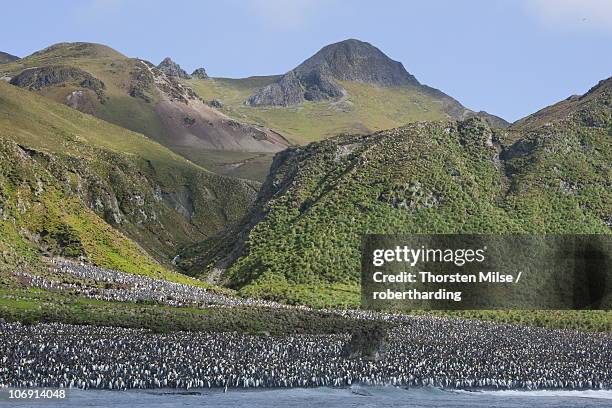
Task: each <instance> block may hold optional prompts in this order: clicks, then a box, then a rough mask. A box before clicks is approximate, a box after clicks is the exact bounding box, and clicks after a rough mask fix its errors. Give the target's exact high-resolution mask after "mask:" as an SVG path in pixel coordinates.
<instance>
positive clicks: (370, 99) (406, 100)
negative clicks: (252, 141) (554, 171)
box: [184, 39, 508, 144]
mask: <svg viewBox="0 0 612 408" xmlns="http://www.w3.org/2000/svg"><path fill="white" fill-rule="evenodd" d="M184 83H186V84H189V86H190V87H192V88H193V89H194V91H195V92H196V93H197V94H198V95H199V96H201V97H202V98H203V99H205V100H209V101H210V100H217V101H219V102H221V103H222V106H223V107H222V108H220V110H221V111H223V112H224V113H226V114H227V115H228V116H231V117H235V118H240V119H242V120H245V121H248V122H250V123H255V124H258V125H260V126H266V127H269V128H272V129H275V130H277V131H279V132H280V133H282V134H283V135H284V136H285V137H287V138H288V139H289V140H290V141H291V142H293V143H295V144H306V143H308V142H312V141H317V140H321V139H325V138H328V137H332V136H336V135H338V134H342V133H350V134H357V133H358V134H368V133H372V132H376V131H379V130H384V129H390V128H395V127H398V126H403V125H405V124H407V123H411V122H416V121H421V120H442V119H460V120H463V119H467V118H469V117H473V116H479V117H482V118H483V119H485V120H487V121H488V122H489V123H491V124H492V125H494V126H496V127H505V126H508V123H507V122H506V121H504V120H503V119H501V118H499V117H496V116H494V115H490V114H488V113H486V112H473V111H471V110H469V109H467V108H465V107H464V106H463V105H461V104H460V103H459V102H458V101H457V100H455V99H453V98H452V97H450V96H448V95H446V94H445V93H443V92H441V91H439V90H437V89H435V88H431V87H429V86H426V85H422V84H420V83H419V82H418V81H417V79H416V78H415V77H414V76H413V75H411V74H410V73H409V72H408V71H406V69H405V68H404V67H403V65H402V64H401V63H400V62H397V61H394V60H392V59H390V58H389V57H387V56H386V55H385V54H384V53H383V52H382V51H380V50H379V49H378V48H376V47H374V46H373V45H371V44H369V43H366V42H362V41H359V40H354V39H350V40H346V41H342V42H339V43H336V44H331V45H328V46H326V47H324V48H322V49H321V50H320V51H319V52H317V53H316V54H315V55H313V56H312V57H310V58H308V59H307V60H305V61H304V62H303V63H302V64H300V65H299V66H297V67H296V68H294V69H292V70H291V71H289V72H287V73H286V74H284V75H280V76H278V75H277V76H264V77H250V78H243V79H228V78H212V79H207V80H206V81H204V80H199V79H196V78H194V79H191V80H184Z"/></svg>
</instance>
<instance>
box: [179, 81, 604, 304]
mask: <svg viewBox="0 0 612 408" xmlns="http://www.w3.org/2000/svg"><path fill="white" fill-rule="evenodd" d="M580 101H581V103H579V104H576V105H575V106H574V107H573V108H572V109H568V110H565V111H564V113H563V114H562V115H558V114H557V115H548V116H547V115H543V114H540V115H539V120H540V121H541V122H542V124H541V125H534V126H533V127H529V128H526V127H524V126H517V127H516V128H515V127H511V128H510V129H507V130H504V129H496V128H491V127H490V126H489V125H488V124H487V123H485V122H484V121H483V120H481V119H478V118H474V119H469V120H466V121H463V122H455V121H440V122H429V123H416V124H412V125H408V126H405V127H402V128H398V129H393V130H389V131H383V132H380V133H376V134H372V135H367V136H341V137H335V138H331V139H328V140H326V141H322V142H318V143H313V144H310V145H308V146H306V147H301V148H291V149H288V150H286V151H284V152H282V153H280V154H278V155H277V156H276V158H275V160H274V163H273V164H272V169H271V174H270V176H269V177H268V179H267V180H266V182H265V184H264V186H263V187H262V190H261V192H260V195H259V198H258V200H257V202H256V205H255V207H254V209H253V210H252V211H251V213H250V214H248V215H247V216H246V217H245V218H244V219H243V221H242V223H241V225H240V226H239V227H236V228H235V229H232V230H230V231H229V232H227V233H226V234H225V236H224V238H223V239H221V240H214V241H205V242H204V243H201V244H198V245H196V246H192V247H189V248H188V249H187V250H186V251H185V258H184V259H183V263H182V266H183V267H184V268H185V269H186V270H187V271H189V273H191V274H193V275H202V276H208V277H209V279H211V280H217V281H219V282H222V283H225V284H226V285H228V286H230V287H233V288H237V289H240V291H241V292H242V293H243V294H245V295H251V296H259V297H266V298H271V299H279V300H284V301H290V302H300V303H310V304H316V305H320V306H325V305H347V304H348V305H356V304H357V303H358V299H359V293H358V282H359V264H360V237H361V235H362V234H364V233H399V234H401V233H460V232H463V233H493V234H502V233H524V232H534V233H535V232H538V233H572V232H573V233H589V232H590V233H610V232H612V231H611V228H612V218H611V215H612V188H611V187H612V167H611V166H610V163H612V145H611V141H612V137H611V136H612V118H611V110H610V106H611V102H612V80H610V79H608V80H607V81H604V82H602V83H601V84H600V85H598V86H597V87H595V88H593V89H592V90H591V91H590V92H589V93H588V94H586V95H585V96H583V97H581V100H580ZM554 112H557V113H558V110H554ZM529 121H530V120H529V119H527V120H526V121H524V122H522V123H525V122H529ZM213 267H216V268H217V269H216V271H219V270H222V271H224V272H223V273H222V275H221V276H220V277H217V275H216V274H212V275H211V274H210V271H211V270H212V269H211V268H213ZM217 273H218V272H217Z"/></svg>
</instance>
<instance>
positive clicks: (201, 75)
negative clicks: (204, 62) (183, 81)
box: [191, 67, 208, 79]
mask: <svg viewBox="0 0 612 408" xmlns="http://www.w3.org/2000/svg"><path fill="white" fill-rule="evenodd" d="M191 76H192V77H193V78H198V79H208V74H207V73H206V70H205V69H204V68H201V67H200V68H198V69H196V70H195V71H193V72H192V73H191Z"/></svg>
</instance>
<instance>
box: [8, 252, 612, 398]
mask: <svg viewBox="0 0 612 408" xmlns="http://www.w3.org/2000/svg"><path fill="white" fill-rule="evenodd" d="M51 272H52V273H53V274H54V275H63V276H68V275H71V276H73V277H76V278H78V279H79V281H78V282H76V283H69V281H66V280H63V281H58V280H51V279H47V278H45V277H41V276H34V275H29V274H26V273H18V274H17V275H18V276H21V277H22V278H25V280H26V281H28V282H29V284H30V285H32V286H37V287H41V288H44V289H48V290H60V291H62V290H70V291H76V292H79V293H80V294H82V295H84V296H87V297H91V298H96V299H102V300H114V301H125V302H135V301H138V300H142V299H146V300H153V301H156V302H158V303H162V304H168V305H172V306H184V305H193V304H197V305H200V306H201V307H210V306H217V307H234V306H253V307H260V306H265V307H283V308H294V307H295V306H285V305H280V304H278V303H274V302H267V301H260V300H251V299H240V298H233V297H230V296H224V295H221V294H216V293H212V292H210V291H207V290H206V289H203V288H198V287H193V286H189V285H183V284H178V283H172V282H167V281H164V280H158V279H153V278H149V277H145V276H137V275H130V274H126V273H122V272H117V271H113V270H108V269H103V268H98V267H95V266H90V265H86V264H81V263H76V262H70V261H63V260H55V261H54V263H53V265H52V267H51ZM92 281H93V282H102V283H105V284H108V285H104V287H101V286H100V285H96V284H95V283H94V284H92V283H91V282H92ZM304 309H305V308H304ZM326 312H327V313H334V314H336V315H341V316H343V317H345V318H347V319H359V320H377V321H386V322H390V323H392V327H393V328H392V329H391V331H390V333H389V340H388V343H387V344H386V347H385V348H386V350H385V351H384V353H383V357H382V358H381V359H379V360H377V361H369V360H366V359H349V358H346V357H344V355H345V353H343V349H344V347H345V345H346V344H347V343H348V342H349V340H350V339H349V336H348V335H317V336H315V335H294V336H282V337H271V336H255V335H247V334H238V333H193V332H175V333H171V334H158V333H153V332H151V331H148V330H138V329H124V328H118V327H95V326H73V325H66V324H57V323H56V324H36V325H22V324H20V323H7V322H3V321H1V320H0V387H78V388H83V389H88V388H96V389H129V388H143V389H148V388H187V389H189V388H212V387H220V388H225V389H227V388H236V387H241V388H242V387H245V388H251V387H256V388H257V387H317V386H332V387H342V386H348V385H351V384H353V383H361V384H366V385H395V386H438V387H448V388H461V389H469V388H499V389H559V388H564V389H608V388H611V387H612V333H581V332H575V331H569V330H553V329H544V328H535V327H523V326H514V325H505V324H496V323H491V322H483V321H477V320H465V319H457V318H454V319H451V318H439V317H424V316H419V317H416V316H405V315H392V314H381V313H376V312H369V311H358V310H345V311H341V310H328V311H326Z"/></svg>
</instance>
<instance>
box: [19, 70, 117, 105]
mask: <svg viewBox="0 0 612 408" xmlns="http://www.w3.org/2000/svg"><path fill="white" fill-rule="evenodd" d="M68 83H75V84H77V85H78V86H80V87H82V88H86V89H91V90H92V91H94V92H95V93H96V95H98V98H100V100H104V89H105V88H106V86H105V85H104V82H102V81H101V80H99V79H98V78H95V77H94V76H93V75H91V74H90V73H88V72H85V71H83V70H82V69H79V68H76V67H69V66H64V65H49V66H45V67H39V68H30V69H26V70H23V71H22V72H21V73H20V74H18V75H16V76H14V77H13V78H11V81H10V84H11V85H15V86H18V87H20V88H26V89H29V90H31V91H38V90H41V89H43V88H46V87H49V86H57V85H64V84H68Z"/></svg>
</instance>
